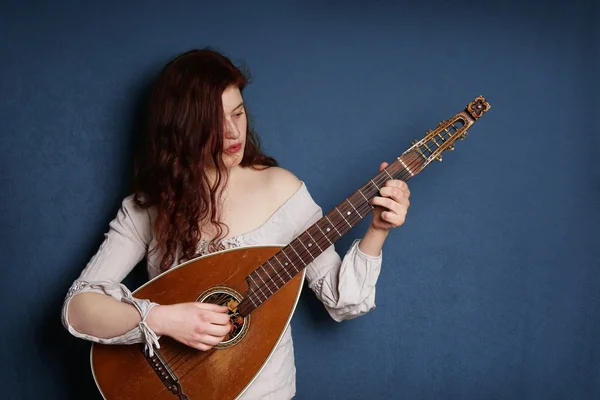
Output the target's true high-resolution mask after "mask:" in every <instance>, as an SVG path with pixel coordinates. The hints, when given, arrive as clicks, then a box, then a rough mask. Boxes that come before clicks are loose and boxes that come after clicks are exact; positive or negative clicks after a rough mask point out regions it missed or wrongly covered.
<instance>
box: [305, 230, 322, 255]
mask: <svg viewBox="0 0 600 400" xmlns="http://www.w3.org/2000/svg"><path fill="white" fill-rule="evenodd" d="M306 234H307V235H308V236H310V238H311V239H312V241H313V242H314V243H315V244H316V245H317V247H318V248H319V250H321V252H323V249H322V248H321V246H319V243H317V241H316V240H315V239H314V238H313V237H312V235H311V234H310V232H309V231H308V230H307V231H306ZM308 245H309V246H310V243H309V244H308Z"/></svg>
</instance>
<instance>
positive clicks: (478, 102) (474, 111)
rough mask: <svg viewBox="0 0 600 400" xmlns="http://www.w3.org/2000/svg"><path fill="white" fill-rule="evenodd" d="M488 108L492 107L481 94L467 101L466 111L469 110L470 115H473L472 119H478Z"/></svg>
mask: <svg viewBox="0 0 600 400" xmlns="http://www.w3.org/2000/svg"><path fill="white" fill-rule="evenodd" d="M490 108H492V106H490V103H488V102H487V101H485V99H484V98H483V96H479V97H477V98H476V99H475V100H473V101H472V102H470V103H469V105H468V106H467V111H468V112H469V114H471V117H473V118H474V119H478V118H479V117H481V116H482V115H483V114H484V113H485V112H487V111H488V110H489V109H490Z"/></svg>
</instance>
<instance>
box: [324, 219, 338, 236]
mask: <svg viewBox="0 0 600 400" xmlns="http://www.w3.org/2000/svg"><path fill="white" fill-rule="evenodd" d="M325 218H326V219H327V221H329V225H331V226H333V229H335V231H336V232H337V233H338V235H340V236H342V234H341V233H340V231H338V229H337V228H336V227H335V225H334V224H332V223H331V221H330V220H329V217H327V215H326V216H325Z"/></svg>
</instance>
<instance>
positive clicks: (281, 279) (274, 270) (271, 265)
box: [267, 260, 292, 285]
mask: <svg viewBox="0 0 600 400" xmlns="http://www.w3.org/2000/svg"><path fill="white" fill-rule="evenodd" d="M267 264H269V267H271V269H272V270H273V272H275V275H277V276H278V277H279V280H280V281H281V283H283V284H284V285H285V282H286V281H284V280H283V278H282V277H281V275H279V272H277V270H276V269H275V268H274V267H273V264H271V262H270V261H268V260H267ZM286 272H287V271H286ZM288 276H289V277H290V278H291V277H292V276H291V275H290V274H289V272H288Z"/></svg>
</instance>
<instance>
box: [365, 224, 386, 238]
mask: <svg viewBox="0 0 600 400" xmlns="http://www.w3.org/2000/svg"><path fill="white" fill-rule="evenodd" d="M389 233H390V230H389V229H385V228H376V227H374V226H373V223H371V224H370V225H369V228H368V229H367V235H370V236H373V237H376V238H379V239H384V240H385V239H386V238H387V235H388V234H389Z"/></svg>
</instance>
